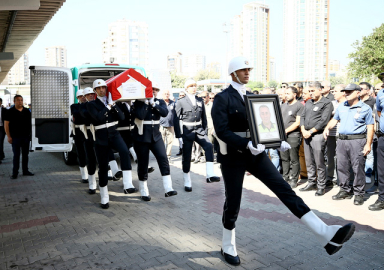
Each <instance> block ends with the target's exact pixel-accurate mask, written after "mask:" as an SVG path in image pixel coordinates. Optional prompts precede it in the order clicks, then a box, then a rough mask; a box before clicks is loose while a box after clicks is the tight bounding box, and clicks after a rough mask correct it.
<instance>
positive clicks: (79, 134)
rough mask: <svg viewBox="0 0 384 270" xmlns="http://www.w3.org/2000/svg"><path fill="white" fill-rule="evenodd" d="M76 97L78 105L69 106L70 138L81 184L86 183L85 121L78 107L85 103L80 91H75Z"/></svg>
mask: <svg viewBox="0 0 384 270" xmlns="http://www.w3.org/2000/svg"><path fill="white" fill-rule="evenodd" d="M76 97H77V100H78V103H76V104H72V105H71V115H72V122H71V128H72V133H71V136H73V139H74V141H75V146H76V152H77V161H78V163H79V167H80V173H81V181H82V182H83V183H88V168H87V154H86V151H85V133H86V130H85V119H84V118H83V117H82V116H81V114H80V106H81V104H84V103H85V102H86V99H85V97H84V93H83V90H82V89H80V90H79V91H77V93H76Z"/></svg>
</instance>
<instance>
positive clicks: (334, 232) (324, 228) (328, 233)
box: [301, 211, 355, 255]
mask: <svg viewBox="0 0 384 270" xmlns="http://www.w3.org/2000/svg"><path fill="white" fill-rule="evenodd" d="M301 221H302V222H303V223H304V224H305V225H307V227H308V228H309V229H310V230H311V231H312V232H313V233H314V234H315V236H316V237H317V239H318V240H319V242H320V244H321V246H323V247H324V248H325V250H326V251H327V253H328V254H329V255H332V254H335V253H336V252H337V251H339V250H340V249H341V248H342V246H343V244H344V243H345V242H347V241H348V240H349V239H350V238H351V237H352V235H353V233H354V232H355V225H353V224H352V223H349V224H347V225H344V226H343V227H341V226H339V225H331V226H328V225H327V224H325V223H324V222H323V221H322V220H321V219H320V218H319V217H318V216H316V214H315V213H313V212H312V211H309V212H308V213H306V214H305V215H304V216H302V217H301Z"/></svg>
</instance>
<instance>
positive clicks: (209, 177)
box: [205, 161, 220, 183]
mask: <svg viewBox="0 0 384 270" xmlns="http://www.w3.org/2000/svg"><path fill="white" fill-rule="evenodd" d="M205 166H206V171H207V183H212V182H220V177H218V176H217V175H215V172H214V170H213V162H208V161H207V162H206V165H205Z"/></svg>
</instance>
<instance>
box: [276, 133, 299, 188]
mask: <svg viewBox="0 0 384 270" xmlns="http://www.w3.org/2000/svg"><path fill="white" fill-rule="evenodd" d="M287 143H289V145H290V146H291V149H289V150H287V151H285V152H280V157H281V163H282V167H283V178H284V179H285V180H286V181H288V180H289V178H290V177H291V179H292V180H294V181H297V180H298V179H299V175H300V159H299V149H300V144H301V137H288V138H287Z"/></svg>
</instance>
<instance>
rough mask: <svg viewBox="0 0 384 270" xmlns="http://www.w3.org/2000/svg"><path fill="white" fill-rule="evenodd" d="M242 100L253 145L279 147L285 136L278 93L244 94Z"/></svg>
mask: <svg viewBox="0 0 384 270" xmlns="http://www.w3.org/2000/svg"><path fill="white" fill-rule="evenodd" d="M244 101H245V107H246V110H247V117H248V123H249V128H250V131H251V137H252V143H253V145H254V146H256V145H258V144H264V145H265V147H266V148H277V147H280V145H281V142H282V141H286V140H287V136H286V134H285V128H284V123H283V117H282V115H281V109H280V104H279V98H278V95H246V96H245V99H244Z"/></svg>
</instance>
